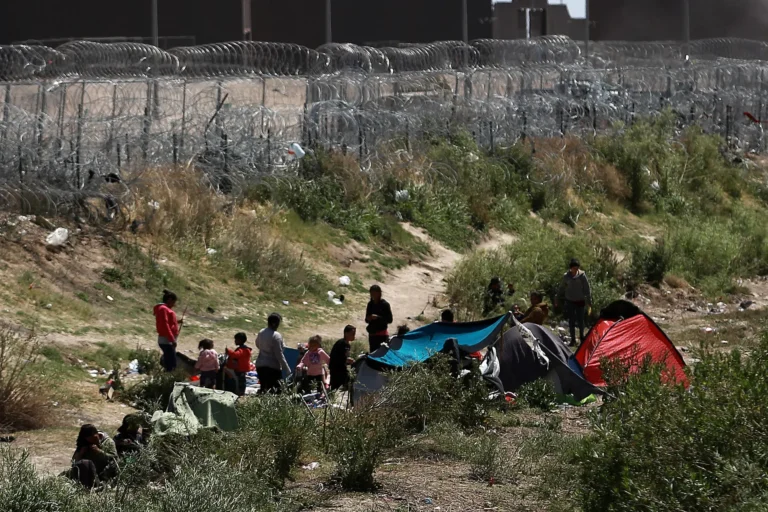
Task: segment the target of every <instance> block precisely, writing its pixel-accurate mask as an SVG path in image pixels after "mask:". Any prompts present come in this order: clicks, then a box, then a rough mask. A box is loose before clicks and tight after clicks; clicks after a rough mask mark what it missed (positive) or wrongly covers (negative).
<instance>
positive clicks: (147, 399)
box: [123, 370, 186, 414]
mask: <svg viewBox="0 0 768 512" xmlns="http://www.w3.org/2000/svg"><path fill="white" fill-rule="evenodd" d="M185 380H186V375H185V374H184V373H183V371H181V370H177V371H175V372H172V373H166V372H158V373H155V374H152V375H150V376H149V378H148V379H145V380H143V381H141V382H138V383H137V384H134V385H133V386H131V387H130V388H128V389H127V390H126V391H125V393H123V398H124V399H125V400H127V401H130V402H133V403H135V404H136V408H137V409H141V410H142V411H144V412H147V413H150V414H152V413H154V412H155V411H159V410H165V408H166V406H167V405H168V401H169V400H170V399H171V394H172V393H173V387H174V386H175V385H176V383H177V382H184V381H185Z"/></svg>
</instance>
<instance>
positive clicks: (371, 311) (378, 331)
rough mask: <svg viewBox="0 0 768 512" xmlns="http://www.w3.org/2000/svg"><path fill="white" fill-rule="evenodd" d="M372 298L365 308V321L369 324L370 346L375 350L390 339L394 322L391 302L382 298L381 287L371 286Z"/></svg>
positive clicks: (370, 348)
mask: <svg viewBox="0 0 768 512" xmlns="http://www.w3.org/2000/svg"><path fill="white" fill-rule="evenodd" d="M370 292H371V300H370V302H368V307H367V308H365V323H367V324H368V327H366V331H368V348H369V350H370V352H373V351H375V350H376V349H377V348H379V347H380V346H381V344H382V343H384V342H386V341H388V340H389V331H388V330H387V328H388V326H389V324H391V323H392V321H393V320H392V308H391V307H390V306H389V302H387V301H386V300H384V299H382V298H381V287H380V286H379V285H377V284H375V285H373V286H371V289H370Z"/></svg>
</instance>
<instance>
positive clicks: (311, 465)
mask: <svg viewBox="0 0 768 512" xmlns="http://www.w3.org/2000/svg"><path fill="white" fill-rule="evenodd" d="M319 467H320V463H319V462H310V463H309V464H305V465H303V466H301V469H306V470H307V471H313V470H315V469H317V468H319Z"/></svg>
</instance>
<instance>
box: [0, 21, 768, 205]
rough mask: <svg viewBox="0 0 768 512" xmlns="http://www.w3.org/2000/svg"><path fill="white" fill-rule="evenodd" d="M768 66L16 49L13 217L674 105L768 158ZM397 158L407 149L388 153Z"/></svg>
mask: <svg viewBox="0 0 768 512" xmlns="http://www.w3.org/2000/svg"><path fill="white" fill-rule="evenodd" d="M686 56H687V58H686ZM766 61H768V45H766V44H765V43H761V42H755V41H747V40H739V39H713V40H705V41H694V42H691V43H690V45H688V46H686V45H682V44H680V43H625V42H610V43H605V42H599V43H592V44H591V45H590V52H589V57H588V58H584V48H583V45H582V43H579V42H575V41H572V40H570V39H568V38H566V37H560V36H557V37H544V38H538V39H534V40H515V41H497V40H479V41H474V42H473V43H472V44H470V45H467V44H464V43H462V42H456V41H444V42H437V43H432V44H423V45H422V44H419V45H401V46H399V47H390V48H370V47H359V46H354V45H349V44H329V45H324V46H322V47H320V48H318V49H316V50H311V49H308V48H305V47H301V46H298V45H293V44H287V43H258V42H233V43H222V44H213V45H205V46H197V47H186V48H177V49H174V50H171V51H168V52H165V51H162V50H160V49H157V48H155V47H152V46H148V45H143V44H138V43H110V44H102V43H93V42H73V43H68V44H66V45H63V46H60V47H58V48H56V49H52V48H47V47H44V46H5V47H0V70H2V71H0V73H2V75H0V203H6V204H13V205H22V207H23V208H26V209H34V208H33V205H35V204H37V205H38V206H39V205H45V207H46V208H49V209H61V208H64V207H68V208H71V207H72V206H73V205H74V206H78V205H80V206H82V205H83V204H84V201H85V199H87V198H98V199H100V200H103V201H105V203H106V202H108V201H113V202H115V201H117V202H119V201H121V200H123V198H121V197H118V196H119V194H118V192H116V191H115V190H111V191H110V192H109V194H107V193H106V192H105V191H104V183H112V182H114V181H121V182H122V183H123V185H124V186H123V187H121V188H119V190H121V191H122V192H120V194H123V193H124V194H130V191H131V189H132V183H131V179H133V178H132V176H134V174H135V173H134V171H136V170H138V169H146V168H148V167H162V166H169V165H190V164H193V165H195V166H197V167H199V168H201V169H203V170H204V171H205V172H206V173H207V174H208V175H209V177H210V179H211V182H212V183H214V184H215V186H217V187H218V188H219V189H220V190H221V191H222V192H229V191H231V190H233V189H235V188H236V187H238V186H240V185H241V184H242V183H245V182H247V181H250V180H252V179H253V178H254V177H260V176H271V175H283V174H290V173H293V172H295V171H296V168H297V164H296V159H295V156H294V155H295V153H296V151H295V150H293V149H292V145H293V144H294V143H297V144H299V145H300V146H302V147H304V148H321V147H322V148H326V149H328V150H331V151H339V152H343V153H347V154H349V155H351V156H354V157H355V158H357V160H358V161H359V165H360V168H361V170H362V171H363V172H367V171H368V170H370V169H371V168H372V167H374V166H377V167H379V168H381V167H386V166H387V165H393V164H397V163H398V162H400V161H401V160H402V158H403V151H402V148H403V147H405V148H406V149H405V152H406V153H408V152H409V151H410V148H411V143H412V142H414V141H416V140H417V139H419V138H421V137H422V136H424V135H426V134H435V135H447V134H449V133H451V132H453V131H454V130H456V129H464V130H466V131H468V132H469V133H471V134H472V136H473V137H474V138H475V140H476V141H477V143H478V144H479V145H481V146H483V147H485V148H488V149H491V150H493V149H494V148H496V147H500V146H506V145H510V144H513V143H515V142H516V141H519V140H520V139H522V138H531V139H533V138H535V137H562V136H566V135H574V136H589V135H592V134H594V133H597V132H599V131H601V130H603V129H605V128H607V127H610V126H616V125H617V123H623V124H624V125H631V124H632V123H634V122H635V120H636V119H637V118H638V117H641V116H655V115H659V114H660V113H661V112H663V111H664V110H666V109H672V110H673V111H674V112H675V114H676V116H677V122H678V126H679V127H680V128H682V127H684V126H687V125H690V124H698V125H700V126H701V127H702V128H703V129H704V130H706V131H708V132H710V133H716V134H719V135H722V136H723V137H724V138H725V139H726V140H727V142H728V145H729V146H730V147H732V148H734V149H739V150H743V151H748V150H752V151H762V150H763V149H764V137H763V128H762V123H761V121H762V120H764V119H768V109H766V105H765V98H764V82H765V78H766V69H767V68H768V63H767V62H766ZM745 112H746V113H749V115H750V116H752V119H750V118H748V117H745V116H744V115H743V113H745ZM392 147H398V148H401V151H389V149H387V150H386V151H385V150H384V149H383V148H392ZM112 188H114V187H112ZM116 194H117V195H116ZM25 204H26V206H23V205H25ZM0 205H2V204H0Z"/></svg>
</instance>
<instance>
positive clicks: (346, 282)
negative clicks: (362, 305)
mask: <svg viewBox="0 0 768 512" xmlns="http://www.w3.org/2000/svg"><path fill="white" fill-rule="evenodd" d="M339 284H340V285H341V286H349V285H351V284H352V280H351V279H350V278H349V276H341V277H340V278H339Z"/></svg>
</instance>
